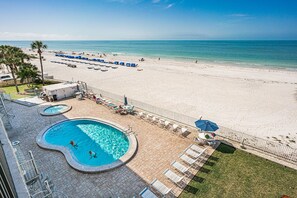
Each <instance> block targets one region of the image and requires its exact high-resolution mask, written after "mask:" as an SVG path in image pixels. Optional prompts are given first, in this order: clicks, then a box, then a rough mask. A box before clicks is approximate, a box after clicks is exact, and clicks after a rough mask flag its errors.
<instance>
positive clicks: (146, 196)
mask: <svg viewBox="0 0 297 198" xmlns="http://www.w3.org/2000/svg"><path fill="white" fill-rule="evenodd" d="M139 196H141V197H142V198H158V196H157V195H155V194H154V193H153V192H152V191H151V190H150V189H149V188H148V187H146V188H145V189H143V190H142V191H141V192H140V193H139Z"/></svg>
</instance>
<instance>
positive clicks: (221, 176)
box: [180, 144, 297, 198]
mask: <svg viewBox="0 0 297 198" xmlns="http://www.w3.org/2000/svg"><path fill="white" fill-rule="evenodd" d="M296 178H297V171H296V170H294V169H291V168H287V167H284V166H282V165H279V164H277V163H274V162H271V161H268V160H266V159H264V158H260V157H258V156H255V155H252V154H249V153H247V152H245V151H242V150H238V149H235V148H233V147H231V146H228V145H226V144H221V145H220V146H219V147H218V148H217V150H216V151H215V152H214V153H213V155H212V156H211V157H210V158H209V160H208V161H207V162H206V163H205V165H204V166H203V167H202V169H201V170H200V171H199V172H198V173H197V175H196V176H195V177H194V179H193V180H192V181H191V182H190V183H189V185H188V186H187V187H186V188H185V189H184V191H183V192H182V194H181V195H180V197H181V198H187V197H228V198H229V197H240V198H243V197H247V198H251V197H257V198H259V197H261V198H264V197H267V198H268V197H269V198H270V197H281V196H282V195H284V194H286V195H289V196H290V197H295V196H296V195H297V179H296Z"/></svg>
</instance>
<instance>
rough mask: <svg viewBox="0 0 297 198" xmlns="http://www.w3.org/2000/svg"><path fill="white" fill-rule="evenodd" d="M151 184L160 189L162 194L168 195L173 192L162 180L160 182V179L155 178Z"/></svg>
mask: <svg viewBox="0 0 297 198" xmlns="http://www.w3.org/2000/svg"><path fill="white" fill-rule="evenodd" d="M151 186H152V187H153V188H154V189H155V190H156V191H158V192H159V193H160V194H162V195H163V196H166V195H168V194H169V193H170V192H172V189H171V188H168V187H167V186H165V185H164V184H163V183H162V182H160V181H159V180H157V179H155V180H154V181H153V182H152V183H151Z"/></svg>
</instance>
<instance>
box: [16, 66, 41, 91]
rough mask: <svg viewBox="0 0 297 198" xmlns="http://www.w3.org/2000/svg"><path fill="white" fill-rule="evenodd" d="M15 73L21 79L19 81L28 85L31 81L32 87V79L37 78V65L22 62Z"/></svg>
mask: <svg viewBox="0 0 297 198" xmlns="http://www.w3.org/2000/svg"><path fill="white" fill-rule="evenodd" d="M16 74H17V76H18V77H19V78H20V79H21V80H20V81H21V83H23V82H26V83H27V86H28V87H30V85H31V83H32V87H33V85H34V84H33V83H34V81H35V80H36V79H38V78H39V75H38V69H37V67H36V66H35V65H32V64H31V63H24V64H22V65H21V66H20V69H19V71H18V72H17V73H16Z"/></svg>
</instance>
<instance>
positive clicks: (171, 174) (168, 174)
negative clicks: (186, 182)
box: [164, 169, 184, 187]
mask: <svg viewBox="0 0 297 198" xmlns="http://www.w3.org/2000/svg"><path fill="white" fill-rule="evenodd" d="M164 175H165V176H166V177H167V178H168V179H169V180H170V181H172V182H173V183H174V184H176V185H177V186H180V187H182V185H181V182H182V181H183V179H184V177H181V176H179V175H177V174H176V173H175V172H173V171H171V170H169V169H167V170H165V171H164Z"/></svg>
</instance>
